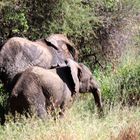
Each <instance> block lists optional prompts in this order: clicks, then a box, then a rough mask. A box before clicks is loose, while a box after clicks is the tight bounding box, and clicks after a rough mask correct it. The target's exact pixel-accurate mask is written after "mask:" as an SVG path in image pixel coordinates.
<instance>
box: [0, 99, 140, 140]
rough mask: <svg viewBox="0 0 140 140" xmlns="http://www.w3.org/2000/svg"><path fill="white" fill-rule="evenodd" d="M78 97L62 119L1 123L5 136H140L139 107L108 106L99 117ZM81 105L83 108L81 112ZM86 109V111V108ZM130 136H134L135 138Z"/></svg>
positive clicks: (66, 139)
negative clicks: (100, 117)
mask: <svg viewBox="0 0 140 140" xmlns="http://www.w3.org/2000/svg"><path fill="white" fill-rule="evenodd" d="M80 102H83V103H82V104H83V106H84V104H86V103H87V102H88V100H87V101H85V100H84V101H79V103H78V104H77V103H76V104H74V105H73V107H72V108H71V109H70V110H68V111H67V112H66V115H65V117H64V118H62V119H59V120H56V121H54V120H52V119H48V120H45V121H42V120H38V119H34V118H32V119H24V118H23V120H20V121H18V122H16V123H13V122H11V123H10V122H9V123H6V124H5V126H4V127H0V139H3V140H9V139H10V140H19V139H24V140H29V139H30V140H46V139H51V140H77V139H79V140H87V139H88V140H110V139H112V140H120V138H121V139H122V140H130V139H131V138H133V139H134V138H135V139H134V140H138V139H139V138H140V108H135V107H133V108H128V107H125V108H123V109H121V106H120V105H117V106H116V107H114V108H112V109H110V110H109V109H108V107H105V110H106V112H107V115H106V116H105V117H104V118H102V119H99V118H98V117H97V114H96V113H92V112H88V111H87V110H85V109H83V106H81V103H80ZM79 108H81V111H80V113H79ZM86 111H87V112H86ZM133 139H131V140H133Z"/></svg>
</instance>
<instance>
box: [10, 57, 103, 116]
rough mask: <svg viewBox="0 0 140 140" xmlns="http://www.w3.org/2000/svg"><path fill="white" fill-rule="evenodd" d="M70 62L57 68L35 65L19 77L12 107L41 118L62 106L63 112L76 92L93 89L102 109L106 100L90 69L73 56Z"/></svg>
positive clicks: (96, 101) (99, 108)
mask: <svg viewBox="0 0 140 140" xmlns="http://www.w3.org/2000/svg"><path fill="white" fill-rule="evenodd" d="M67 62H68V64H67V66H64V67H58V68H54V69H49V70H46V69H43V68H41V67H32V68H29V69H27V70H25V71H24V72H23V73H21V74H19V75H17V76H16V77H15V79H16V80H15V81H17V82H15V81H14V82H15V86H14V88H13V90H12V94H11V97H10V99H9V108H10V109H9V110H10V112H11V113H12V114H13V115H14V114H15V112H19V113H21V114H22V113H24V112H32V111H33V110H34V111H33V113H35V114H37V115H38V116H39V117H40V118H44V117H45V116H46V115H47V111H48V110H49V111H50V109H51V110H55V108H60V109H61V112H60V113H61V114H63V112H64V110H65V109H66V107H68V106H69V104H70V103H71V99H72V97H73V95H75V94H77V93H79V92H80V93H87V92H92V94H93V95H94V99H95V103H96V105H97V107H98V110H99V112H100V113H101V112H102V101H101V93H100V89H99V86H98V84H97V82H96V80H95V78H94V77H93V76H92V74H91V72H90V70H89V69H88V68H87V67H86V66H85V65H84V64H78V63H76V62H75V61H73V60H71V59H69V60H68V61H67Z"/></svg>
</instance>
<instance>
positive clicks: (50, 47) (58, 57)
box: [0, 34, 77, 89]
mask: <svg viewBox="0 0 140 140" xmlns="http://www.w3.org/2000/svg"><path fill="white" fill-rule="evenodd" d="M67 58H71V59H74V60H76V59H77V51H76V49H75V48H74V47H73V44H72V43H71V42H70V41H69V40H68V38H67V37H66V36H64V35H63V34H53V35H51V36H49V37H48V38H46V39H39V40H36V41H30V40H28V39H26V38H21V37H12V38H10V39H9V40H8V41H7V42H6V43H5V44H4V45H3V46H2V47H1V48H0V78H1V80H2V82H3V83H4V85H5V86H6V87H7V89H10V88H9V87H10V86H9V83H11V81H12V79H13V77H14V76H15V75H16V74H17V73H20V72H22V71H24V70H25V69H27V68H29V67H31V66H40V67H42V68H45V69H48V68H51V67H56V66H62V65H65V61H66V59H67Z"/></svg>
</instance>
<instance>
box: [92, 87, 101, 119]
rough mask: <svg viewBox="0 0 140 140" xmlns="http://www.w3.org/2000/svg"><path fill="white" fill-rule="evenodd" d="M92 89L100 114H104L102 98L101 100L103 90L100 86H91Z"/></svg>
mask: <svg viewBox="0 0 140 140" xmlns="http://www.w3.org/2000/svg"><path fill="white" fill-rule="evenodd" d="M90 91H91V92H92V94H93V96H94V100H95V104H96V106H97V108H98V113H99V116H100V117H101V116H103V105H102V100H101V92H100V89H99V88H95V87H94V88H91V89H90Z"/></svg>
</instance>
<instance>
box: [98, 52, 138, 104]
mask: <svg viewBox="0 0 140 140" xmlns="http://www.w3.org/2000/svg"><path fill="white" fill-rule="evenodd" d="M135 56H136V54H135ZM135 56H133V57H130V54H128V55H127V56H125V58H124V62H123V63H121V64H120V66H119V67H117V68H116V69H115V70H114V72H112V69H109V68H108V70H107V71H105V72H98V74H97V77H98V78H97V79H98V80H99V82H100V84H101V89H102V94H103V98H104V100H105V102H110V103H114V102H122V103H123V104H129V105H136V104H139V103H140V87H139V84H140V61H139V57H135ZM95 74H96V73H95Z"/></svg>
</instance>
